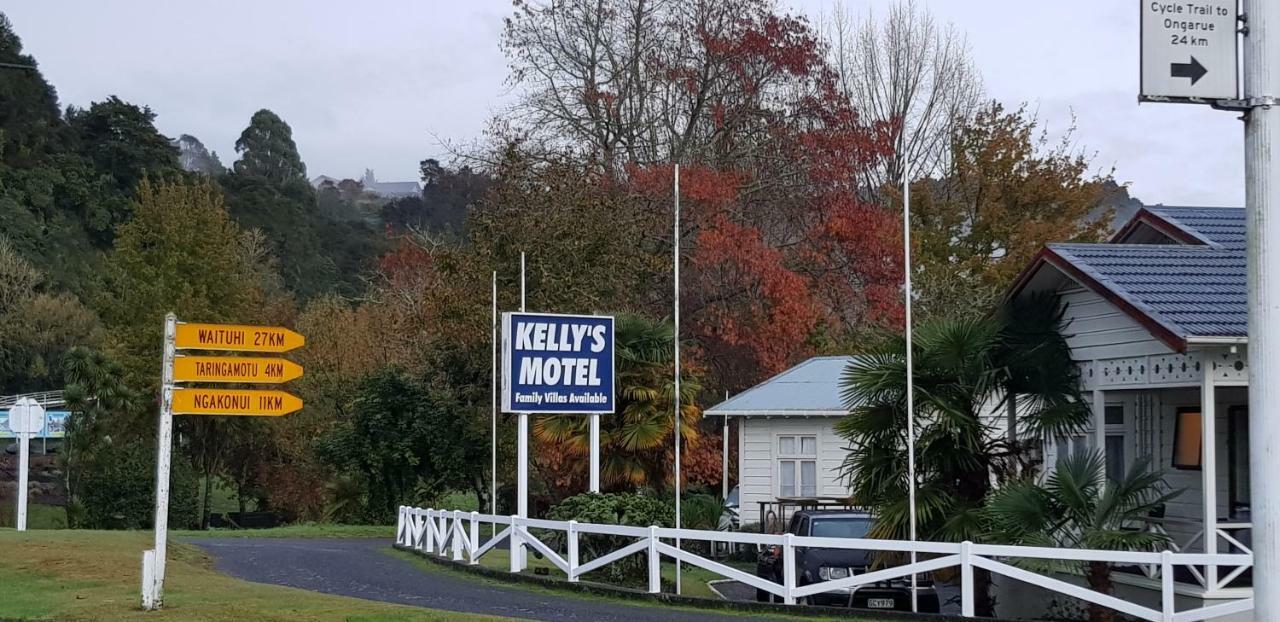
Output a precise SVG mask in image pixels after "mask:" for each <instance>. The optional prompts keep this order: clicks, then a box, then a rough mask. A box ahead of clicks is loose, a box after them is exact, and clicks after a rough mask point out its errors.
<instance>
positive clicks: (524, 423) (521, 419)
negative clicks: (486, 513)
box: [512, 251, 529, 571]
mask: <svg viewBox="0 0 1280 622" xmlns="http://www.w3.org/2000/svg"><path fill="white" fill-rule="evenodd" d="M524 272H525V271H524V251H521V252H520V311H522V312H523V311H524V310H525V276H524ZM516 419H517V423H516V436H517V437H518V438H517V439H516V453H517V454H518V455H517V456H516V515H517V516H519V517H520V518H528V517H529V413H526V412H522V413H518V414H517V415H516ZM512 537H515V534H514V533H512ZM517 555H518V556H519V557H520V559H519V560H517V562H518V564H519V568H520V570H522V571H523V570H524V569H525V568H527V567H528V561H529V558H528V552H527V551H526V550H525V547H524V541H523V540H521V541H520V547H519V549H518V550H517Z"/></svg>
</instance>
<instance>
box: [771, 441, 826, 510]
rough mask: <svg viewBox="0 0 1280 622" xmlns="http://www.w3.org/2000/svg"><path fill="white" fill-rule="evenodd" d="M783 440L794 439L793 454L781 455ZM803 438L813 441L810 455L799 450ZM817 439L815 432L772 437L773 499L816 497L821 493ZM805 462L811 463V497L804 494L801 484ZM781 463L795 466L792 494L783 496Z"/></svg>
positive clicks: (819, 450) (819, 451)
mask: <svg viewBox="0 0 1280 622" xmlns="http://www.w3.org/2000/svg"><path fill="white" fill-rule="evenodd" d="M784 438H793V439H795V453H790V454H784V453H782V439H784ZM803 438H811V439H813V453H812V454H806V453H804V452H802V451H801V448H802V447H803V441H802V440H801V439H803ZM818 438H819V435H818V434H817V433H816V432H787V433H776V434H774V435H773V472H774V475H775V477H774V485H773V493H774V496H775V497H805V496H814V497H816V496H818V495H819V494H820V493H821V492H822V484H821V482H820V481H819V480H820V475H819V473H818V464H819V459H818V458H819V454H820V453H821V449H820V447H819V445H818ZM805 462H812V463H813V495H805V494H804V483H803V480H804V476H803V473H804V468H803V466H802V465H803V463H805ZM783 463H792V464H794V465H795V467H794V468H795V474H796V476H795V491H794V494H783V490H782V465H783Z"/></svg>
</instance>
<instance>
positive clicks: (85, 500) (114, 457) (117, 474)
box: [69, 443, 200, 529]
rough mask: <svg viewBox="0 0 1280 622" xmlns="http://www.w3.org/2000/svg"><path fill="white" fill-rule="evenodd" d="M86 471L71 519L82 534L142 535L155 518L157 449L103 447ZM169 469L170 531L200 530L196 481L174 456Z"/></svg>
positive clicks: (192, 472)
mask: <svg viewBox="0 0 1280 622" xmlns="http://www.w3.org/2000/svg"><path fill="white" fill-rule="evenodd" d="M99 451H100V452H101V453H100V454H99V455H98V456H95V458H96V459H95V460H94V464H93V468H90V469H85V472H84V473H83V474H82V475H81V480H80V482H79V488H80V490H79V495H78V503H77V504H76V508H75V511H74V512H69V514H70V515H71V516H70V518H72V520H74V521H75V523H76V524H74V525H72V526H73V527H76V528H82V529H146V528H149V527H151V526H152V523H153V522H154V518H155V486H156V466H155V465H156V460H155V449H154V448H152V447H148V446H145V445H143V444H141V443H130V444H128V445H124V446H110V445H107V446H105V447H103V448H102V449H101V450H99ZM171 465H172V466H171V469H170V471H171V472H170V480H169V482H170V486H169V527H171V528H173V529H192V528H195V527H197V526H199V524H200V481H199V477H198V476H197V475H196V472H195V469H193V468H192V467H191V464H190V463H189V462H188V461H187V460H186V458H184V457H182V456H181V455H180V454H177V453H176V452H175V453H174V455H173V459H172V463H171Z"/></svg>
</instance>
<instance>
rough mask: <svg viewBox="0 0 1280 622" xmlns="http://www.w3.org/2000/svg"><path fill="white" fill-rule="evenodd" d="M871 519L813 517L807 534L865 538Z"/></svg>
mask: <svg viewBox="0 0 1280 622" xmlns="http://www.w3.org/2000/svg"><path fill="white" fill-rule="evenodd" d="M869 529H871V519H869V518H857V517H843V516H842V517H832V518H814V519H813V527H812V528H810V530H809V532H810V533H809V535H811V536H813V537H815V538H865V537H867V531H868V530H869Z"/></svg>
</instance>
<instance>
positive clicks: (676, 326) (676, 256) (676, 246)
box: [671, 164, 681, 596]
mask: <svg viewBox="0 0 1280 622" xmlns="http://www.w3.org/2000/svg"><path fill="white" fill-rule="evenodd" d="M674 185H675V210H674V211H675V218H674V219H673V220H674V221H675V224H674V226H673V231H674V237H673V243H672V271H673V279H672V281H673V283H674V288H675V289H674V292H675V293H674V295H673V298H674V299H675V300H674V304H673V305H672V306H673V309H672V318H673V321H672V324H673V331H674V333H675V338H674V339H672V340H671V343H672V345H673V346H675V367H676V371H675V391H674V393H675V402H676V403H675V426H674V427H675V436H676V478H675V479H676V482H675V483H676V529H679V528H680V165H679V164H676V165H675V184H674ZM676 548H677V549H678V548H680V536H676ZM680 566H681V564H680V560H678V559H677V560H676V595H677V596H679V595H680Z"/></svg>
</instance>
